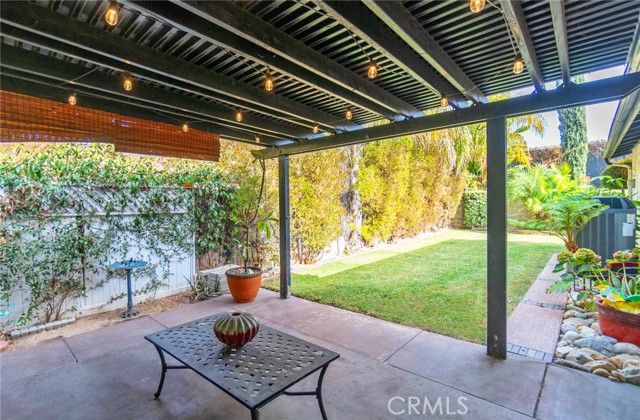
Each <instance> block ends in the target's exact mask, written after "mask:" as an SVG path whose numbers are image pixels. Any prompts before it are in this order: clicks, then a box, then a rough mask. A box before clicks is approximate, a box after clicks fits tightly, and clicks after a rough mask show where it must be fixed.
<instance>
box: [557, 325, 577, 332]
mask: <svg viewBox="0 0 640 420" xmlns="http://www.w3.org/2000/svg"><path fill="white" fill-rule="evenodd" d="M560 331H562V332H563V333H567V332H569V331H573V332H578V326H577V325H574V324H565V323H562V325H561V326H560Z"/></svg>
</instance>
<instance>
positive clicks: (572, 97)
mask: <svg viewBox="0 0 640 420" xmlns="http://www.w3.org/2000/svg"><path fill="white" fill-rule="evenodd" d="M639 88H640V73H631V74H625V75H621V76H615V77H610V78H607V79H602V80H597V81H593V82H587V83H581V84H579V85H576V84H571V85H566V86H563V87H561V88H558V89H554V90H551V91H543V92H537V93H532V94H530V95H527V96H520V97H516V98H511V99H507V100H504V101H498V102H491V103H488V104H482V105H476V106H474V107H470V108H465V109H459V110H455V111H449V112H442V113H440V114H435V115H427V116H424V117H421V118H413V119H410V120H407V121H399V122H396V123H393V124H386V125H380V126H376V127H371V128H367V129H363V130H357V131H352V132H350V133H343V134H336V135H333V136H325V137H323V138H319V139H315V140H309V141H300V142H299V143H297V144H290V145H286V146H279V147H273V148H268V149H264V150H260V151H254V152H253V153H254V155H256V156H259V157H264V158H275V157H277V156H279V155H282V154H286V155H295V154H299V153H307V152H313V151H316V150H324V149H331V148H334V147H341V146H348V145H350V144H358V143H366V142H370V141H375V140H384V139H390V138H395V137H401V136H405V135H410V134H415V133H422V132H425V131H433V130H441V129H445V128H451V127H457V126H463V125H470V124H477V123H480V122H483V121H486V120H488V119H491V118H499V117H507V118H509V117H515V116H519V115H528V114H535V113H538V112H546V111H553V110H557V109H561V108H570V107H574V106H583V105H590V104H595V103H600V102H608V101H614V100H619V99H621V98H624V97H625V96H627V95H629V94H630V93H632V92H634V91H636V90H638V89H639Z"/></svg>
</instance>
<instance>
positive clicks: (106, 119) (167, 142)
mask: <svg viewBox="0 0 640 420" xmlns="http://www.w3.org/2000/svg"><path fill="white" fill-rule="evenodd" d="M6 142H11V143H14V142H54V143H62V142H82V143H92V142H99V143H112V144H113V145H115V149H116V151H119V152H128V153H139V154H144V155H155V156H167V157H179V158H186V159H199V160H209V161H215V162H217V161H218V160H219V159H220V136H219V135H218V134H213V133H207V132H204V131H199V130H194V129H193V128H189V131H188V132H187V133H185V132H183V131H182V125H181V124H176V125H171V124H164V123H160V122H155V121H149V120H143V119H140V118H135V117H127V116H124V115H118V114H113V113H110V112H104V111H98V110H94V109H89V108H83V107H81V106H78V105H75V106H71V105H69V104H67V103H60V102H55V101H52V100H49V99H43V98H37V97H34V96H27V95H21V94H18V93H13V92H7V91H0V143H6Z"/></svg>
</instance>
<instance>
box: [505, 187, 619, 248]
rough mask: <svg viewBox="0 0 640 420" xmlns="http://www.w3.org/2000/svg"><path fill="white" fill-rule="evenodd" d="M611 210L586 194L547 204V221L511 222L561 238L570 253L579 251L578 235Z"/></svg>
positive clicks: (545, 209)
mask: <svg viewBox="0 0 640 420" xmlns="http://www.w3.org/2000/svg"><path fill="white" fill-rule="evenodd" d="M607 208H609V207H608V206H605V205H602V204H601V203H600V201H598V200H597V199H594V198H591V197H590V196H589V195H588V194H586V193H577V194H574V195H570V196H566V197H564V198H562V199H560V200H558V201H556V202H553V203H546V204H545V205H544V206H543V210H544V212H545V214H546V215H547V218H545V219H541V220H539V219H534V220H530V221H528V222H516V221H513V220H510V221H509V222H510V223H511V224H512V225H515V226H518V227H524V228H527V229H534V230H540V231H544V232H548V233H550V234H551V235H554V236H556V237H558V238H560V239H561V240H562V241H563V242H564V245H565V248H566V249H567V251H569V252H575V251H577V250H578V245H577V243H576V237H577V235H578V233H580V231H581V230H582V229H583V228H584V227H585V226H586V225H587V223H589V221H590V220H591V219H593V218H594V217H596V216H598V215H599V214H600V213H602V212H603V211H604V210H606V209H607Z"/></svg>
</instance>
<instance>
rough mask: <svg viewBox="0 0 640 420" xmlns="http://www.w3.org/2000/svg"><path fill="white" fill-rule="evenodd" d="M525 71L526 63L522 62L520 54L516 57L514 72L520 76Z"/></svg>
mask: <svg viewBox="0 0 640 420" xmlns="http://www.w3.org/2000/svg"><path fill="white" fill-rule="evenodd" d="M523 71H524V62H523V61H522V57H521V56H520V54H518V55H516V57H515V58H514V59H513V72H514V73H515V74H520V73H522V72H523Z"/></svg>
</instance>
